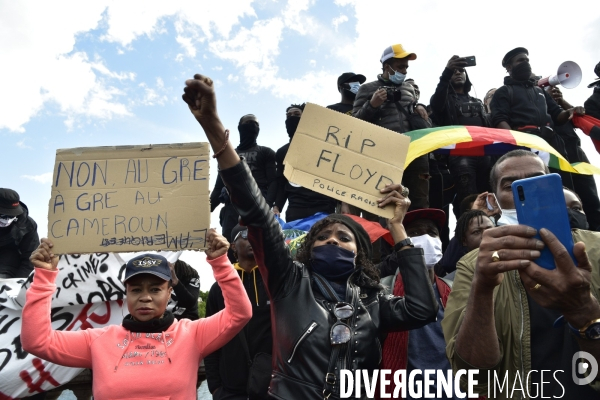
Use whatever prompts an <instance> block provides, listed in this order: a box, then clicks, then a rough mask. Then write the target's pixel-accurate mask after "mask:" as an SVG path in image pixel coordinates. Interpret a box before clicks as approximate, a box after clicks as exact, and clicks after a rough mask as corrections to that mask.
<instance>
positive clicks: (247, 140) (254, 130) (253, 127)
mask: <svg viewBox="0 0 600 400" xmlns="http://www.w3.org/2000/svg"><path fill="white" fill-rule="evenodd" d="M238 131H239V132H240V145H239V146H238V148H239V149H240V150H245V149H249V148H250V147H252V146H254V145H256V138H257V137H258V132H260V127H259V126H258V124H257V123H256V122H247V123H245V124H242V125H238Z"/></svg>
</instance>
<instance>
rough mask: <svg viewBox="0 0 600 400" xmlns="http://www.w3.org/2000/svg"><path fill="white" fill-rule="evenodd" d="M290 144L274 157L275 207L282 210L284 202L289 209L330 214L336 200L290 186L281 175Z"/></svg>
mask: <svg viewBox="0 0 600 400" xmlns="http://www.w3.org/2000/svg"><path fill="white" fill-rule="evenodd" d="M289 148H290V144H289V143H288V144H285V145H283V146H282V147H281V148H279V150H277V153H276V155H275V160H276V162H277V197H276V198H275V205H276V206H277V207H278V208H279V210H282V209H283V206H284V205H285V202H286V200H287V201H289V207H291V208H311V209H312V210H311V211H314V213H316V212H319V211H322V212H326V213H332V212H334V210H335V205H336V200H335V199H332V198H331V197H327V196H325V195H322V194H320V193H317V192H313V191H312V190H310V189H307V188H305V187H302V186H298V185H294V184H291V183H290V182H289V181H288V180H287V178H286V177H285V176H284V175H283V169H284V165H283V160H284V159H285V156H286V155H287V152H288V149H289Z"/></svg>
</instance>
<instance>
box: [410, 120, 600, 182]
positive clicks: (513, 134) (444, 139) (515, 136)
mask: <svg viewBox="0 0 600 400" xmlns="http://www.w3.org/2000/svg"><path fill="white" fill-rule="evenodd" d="M405 135H407V136H409V137H410V139H411V141H410V146H409V148H408V155H407V157H406V164H405V166H406V165H408V164H410V163H411V162H412V161H413V160H414V159H415V158H417V157H419V156H422V155H424V154H427V153H431V152H433V153H434V154H449V155H452V156H487V155H502V154H505V153H507V152H509V151H511V150H515V149H525V150H529V151H532V152H534V153H536V154H538V155H539V156H540V158H541V159H542V160H544V162H545V163H546V165H548V166H549V167H552V168H556V169H560V170H562V171H566V172H574V173H578V174H585V175H591V174H599V175H600V168H597V167H595V166H593V165H591V164H588V163H583V162H580V163H573V164H570V163H569V162H568V161H567V160H566V159H565V158H564V157H563V156H561V155H560V153H558V152H557V151H556V150H555V149H554V148H553V147H552V146H550V145H549V144H548V142H546V141H545V140H544V139H542V138H541V137H538V136H535V135H532V134H529V133H524V132H518V131H512V130H508V129H496V128H484V127H480V126H443V127H439V128H430V129H420V130H416V131H411V132H407V133H405Z"/></svg>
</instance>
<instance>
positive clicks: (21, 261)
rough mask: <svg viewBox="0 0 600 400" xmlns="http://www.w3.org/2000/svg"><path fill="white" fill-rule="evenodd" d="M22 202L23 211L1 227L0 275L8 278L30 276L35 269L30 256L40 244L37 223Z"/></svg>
mask: <svg viewBox="0 0 600 400" xmlns="http://www.w3.org/2000/svg"><path fill="white" fill-rule="evenodd" d="M20 203H21V207H22V208H23V213H22V214H21V215H19V216H18V217H17V220H16V221H15V222H13V223H12V224H10V225H9V226H7V227H6V228H0V276H5V277H7V278H27V277H28V276H29V274H30V273H31V271H33V264H32V263H31V261H29V256H31V253H33V251H34V250H35V249H36V248H37V247H38V246H39V244H40V238H39V236H38V233H37V224H36V223H35V221H34V220H33V219H32V218H31V217H30V216H29V210H28V209H27V206H26V205H25V204H23V202H20Z"/></svg>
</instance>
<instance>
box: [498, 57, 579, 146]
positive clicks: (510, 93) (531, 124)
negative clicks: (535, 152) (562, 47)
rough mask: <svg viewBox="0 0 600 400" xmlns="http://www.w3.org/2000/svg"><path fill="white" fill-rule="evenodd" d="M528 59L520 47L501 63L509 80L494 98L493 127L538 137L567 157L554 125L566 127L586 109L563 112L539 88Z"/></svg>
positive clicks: (505, 81)
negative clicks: (573, 117)
mask: <svg viewBox="0 0 600 400" xmlns="http://www.w3.org/2000/svg"><path fill="white" fill-rule="evenodd" d="M528 56H529V52H528V51H527V49H525V48H523V47H517V48H516V49H513V50H511V51H509V52H508V53H506V55H505V56H504V58H503V59H502V66H503V67H504V68H506V71H507V72H508V74H509V76H507V77H505V78H504V86H502V87H500V88H498V90H496V93H494V97H493V98H492V102H491V105H490V107H491V109H492V126H493V127H496V128H501V129H513V130H517V131H521V132H526V133H530V134H533V135H536V136H539V137H541V138H542V139H544V140H545V141H546V142H548V143H549V144H550V145H551V146H552V147H554V148H555V149H556V150H557V151H558V152H560V153H561V154H562V155H563V156H564V157H567V155H566V151H565V149H564V143H563V142H562V140H561V139H560V137H559V136H558V135H556V133H555V132H554V130H553V125H563V124H564V123H566V122H567V121H568V120H569V119H570V117H571V116H572V115H573V113H577V114H580V115H583V114H585V110H584V109H583V107H574V108H570V109H568V110H564V109H563V108H562V107H560V106H559V105H558V104H556V102H555V101H554V100H553V99H552V97H551V96H550V95H549V94H548V93H546V91H545V90H542V89H541V88H539V87H537V86H536V84H535V80H534V79H532V74H531V65H530V64H529V57H528Z"/></svg>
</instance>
